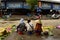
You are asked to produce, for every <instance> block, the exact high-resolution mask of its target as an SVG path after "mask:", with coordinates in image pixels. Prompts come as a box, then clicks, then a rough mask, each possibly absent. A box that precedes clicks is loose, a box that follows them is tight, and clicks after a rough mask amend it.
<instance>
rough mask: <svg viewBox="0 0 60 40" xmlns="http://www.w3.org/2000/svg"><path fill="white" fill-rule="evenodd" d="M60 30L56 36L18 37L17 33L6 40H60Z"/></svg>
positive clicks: (25, 35)
mask: <svg viewBox="0 0 60 40" xmlns="http://www.w3.org/2000/svg"><path fill="white" fill-rule="evenodd" d="M58 30H60V29H55V30H54V32H53V33H54V36H48V37H45V36H36V35H30V36H29V35H27V34H24V35H18V34H17V33H16V32H13V33H11V35H10V36H8V37H6V38H5V40H60V32H59V31H58Z"/></svg>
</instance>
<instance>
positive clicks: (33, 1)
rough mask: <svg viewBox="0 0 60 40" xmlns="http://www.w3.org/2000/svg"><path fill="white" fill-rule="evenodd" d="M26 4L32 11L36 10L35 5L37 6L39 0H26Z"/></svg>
mask: <svg viewBox="0 0 60 40" xmlns="http://www.w3.org/2000/svg"><path fill="white" fill-rule="evenodd" d="M26 2H27V3H28V4H29V5H30V6H31V10H34V7H35V5H37V2H38V1H37V0H26Z"/></svg>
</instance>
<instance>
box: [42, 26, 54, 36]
mask: <svg viewBox="0 0 60 40" xmlns="http://www.w3.org/2000/svg"><path fill="white" fill-rule="evenodd" d="M53 29H54V26H44V27H42V30H43V33H44V32H46V31H47V32H48V33H49V35H53Z"/></svg>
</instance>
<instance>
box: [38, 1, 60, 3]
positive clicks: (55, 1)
mask: <svg viewBox="0 0 60 40" xmlns="http://www.w3.org/2000/svg"><path fill="white" fill-rule="evenodd" d="M38 1H45V2H54V3H60V0H38Z"/></svg>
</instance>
